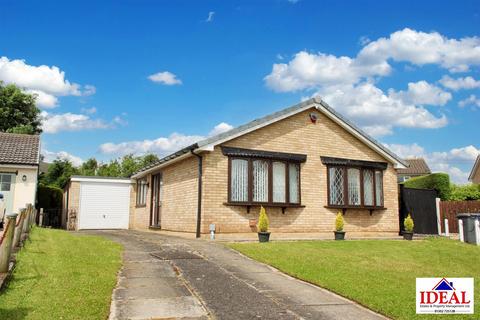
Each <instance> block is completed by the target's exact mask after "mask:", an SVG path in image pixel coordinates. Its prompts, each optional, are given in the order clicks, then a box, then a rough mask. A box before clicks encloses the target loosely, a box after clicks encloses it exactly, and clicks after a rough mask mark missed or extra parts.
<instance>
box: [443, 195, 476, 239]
mask: <svg viewBox="0 0 480 320" xmlns="http://www.w3.org/2000/svg"><path fill="white" fill-rule="evenodd" d="M473 212H479V213H480V201H441V202H440V217H441V219H442V232H445V225H444V221H445V219H448V228H449V229H450V232H452V233H458V220H457V214H458V213H473Z"/></svg>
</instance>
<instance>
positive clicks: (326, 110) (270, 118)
mask: <svg viewBox="0 0 480 320" xmlns="http://www.w3.org/2000/svg"><path fill="white" fill-rule="evenodd" d="M309 108H316V109H317V110H318V111H320V112H322V113H323V114H325V115H326V116H328V117H329V118H330V119H332V120H333V121H335V122H337V123H338V124H339V125H341V126H342V127H343V128H345V129H346V130H347V131H349V132H350V133H352V134H354V135H355V136H356V137H357V138H359V139H360V140H361V141H363V142H364V143H366V144H367V145H369V146H370V147H371V148H372V149H374V150H376V151H377V152H378V153H380V154H382V155H383V156H384V157H386V158H387V159H389V160H390V161H392V162H394V163H396V164H398V166H399V167H404V166H407V164H406V162H404V160H403V159H401V158H400V157H399V156H397V155H396V154H395V153H393V152H392V151H390V150H389V149H387V148H386V147H385V146H384V145H382V144H381V143H380V142H378V141H377V140H375V139H374V138H372V137H371V136H369V135H368V134H367V133H365V132H364V131H363V130H361V129H360V128H358V127H357V126H356V125H354V124H353V123H352V122H350V121H349V120H348V119H346V118H345V117H343V116H342V115H341V114H339V113H338V112H337V111H335V110H334V109H333V108H331V107H330V106H329V105H328V104H327V103H326V102H324V101H323V100H321V99H319V98H311V99H309V100H306V101H303V102H301V103H298V104H296V105H294V106H291V107H288V108H286V109H283V110H280V111H277V112H274V113H272V114H269V115H267V116H264V117H262V118H258V119H255V120H253V121H251V122H249V123H247V124H244V125H241V126H238V127H236V128H233V129H231V130H229V131H226V132H224V133H221V134H218V135H215V136H212V137H209V138H207V139H204V140H201V141H198V142H197V143H194V144H192V145H190V146H187V147H185V148H183V149H181V150H179V151H177V152H175V153H172V154H170V155H168V156H166V157H163V158H161V159H160V160H158V161H157V162H155V163H153V164H151V165H149V166H147V167H145V168H142V169H140V170H139V171H137V172H136V173H135V174H133V175H132V177H133V178H137V177H139V176H141V175H142V174H145V173H146V172H149V171H151V170H155V168H156V167H159V166H161V165H165V164H166V163H167V162H169V161H171V160H173V159H176V158H178V157H180V156H183V155H186V154H188V153H192V152H195V151H205V150H208V151H211V150H212V148H213V147H214V146H216V145H219V144H221V143H224V142H226V141H229V140H232V139H235V138H237V137H239V136H242V135H244V134H247V133H249V132H252V131H254V130H257V129H260V128H262V127H264V126H267V125H269V124H271V123H274V122H277V121H280V120H282V119H285V118H288V117H290V116H292V115H294V114H297V113H299V112H302V111H304V110H308V109H309Z"/></svg>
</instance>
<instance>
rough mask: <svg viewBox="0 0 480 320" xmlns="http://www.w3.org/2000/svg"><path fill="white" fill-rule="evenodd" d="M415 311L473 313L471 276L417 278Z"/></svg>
mask: <svg viewBox="0 0 480 320" xmlns="http://www.w3.org/2000/svg"><path fill="white" fill-rule="evenodd" d="M417 313H436V314H441V313H445V314H452V313H470V314H473V278H448V279H446V278H417Z"/></svg>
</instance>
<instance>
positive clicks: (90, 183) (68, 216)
mask: <svg viewBox="0 0 480 320" xmlns="http://www.w3.org/2000/svg"><path fill="white" fill-rule="evenodd" d="M131 186H132V182H131V180H130V179H125V178H112V177H84V176H72V177H71V178H70V180H69V182H68V183H67V185H66V186H65V188H64V216H63V217H62V219H64V220H63V221H65V225H66V228H67V229H69V230H85V229H128V225H129V211H130V210H129V208H130V193H131Z"/></svg>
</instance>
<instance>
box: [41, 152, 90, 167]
mask: <svg viewBox="0 0 480 320" xmlns="http://www.w3.org/2000/svg"><path fill="white" fill-rule="evenodd" d="M42 155H43V156H44V161H45V162H49V163H50V162H53V160H56V159H61V160H68V161H70V162H71V163H72V164H73V165H74V166H76V167H78V166H80V165H82V163H83V160H82V158H80V157H77V156H74V155H73V154H70V153H68V152H66V151H59V152H52V151H48V150H42Z"/></svg>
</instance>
